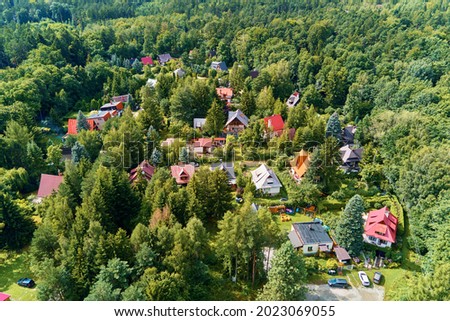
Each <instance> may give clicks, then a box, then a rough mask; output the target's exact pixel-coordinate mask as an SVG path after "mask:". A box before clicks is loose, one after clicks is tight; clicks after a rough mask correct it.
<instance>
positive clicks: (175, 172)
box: [170, 164, 195, 185]
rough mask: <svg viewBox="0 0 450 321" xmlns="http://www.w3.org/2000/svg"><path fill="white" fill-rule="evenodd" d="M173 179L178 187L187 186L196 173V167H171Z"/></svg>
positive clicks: (189, 165)
mask: <svg viewBox="0 0 450 321" xmlns="http://www.w3.org/2000/svg"><path fill="white" fill-rule="evenodd" d="M170 172H171V174H172V177H173V178H175V180H176V182H177V184H178V185H187V184H188V183H189V181H190V180H191V178H192V176H193V175H194V172H195V167H194V166H193V165H191V164H185V165H173V166H170Z"/></svg>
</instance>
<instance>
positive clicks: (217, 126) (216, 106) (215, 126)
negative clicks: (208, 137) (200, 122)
mask: <svg viewBox="0 0 450 321" xmlns="http://www.w3.org/2000/svg"><path fill="white" fill-rule="evenodd" d="M224 125H225V115H224V112H223V108H222V104H220V103H219V102H218V101H217V100H214V101H213V103H212V106H211V108H210V109H209V110H208V113H207V115H206V123H205V128H204V130H205V131H206V132H208V133H210V134H213V135H218V134H220V133H221V132H222V130H223V126H224Z"/></svg>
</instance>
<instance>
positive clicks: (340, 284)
mask: <svg viewBox="0 0 450 321" xmlns="http://www.w3.org/2000/svg"><path fill="white" fill-rule="evenodd" d="M328 285H329V286H330V287H332V288H343V289H346V288H348V287H349V285H348V282H347V280H345V279H329V280H328Z"/></svg>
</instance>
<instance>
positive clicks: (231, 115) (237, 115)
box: [224, 109, 248, 127]
mask: <svg viewBox="0 0 450 321" xmlns="http://www.w3.org/2000/svg"><path fill="white" fill-rule="evenodd" d="M235 119H237V120H239V121H240V122H241V123H242V125H244V126H245V127H247V126H248V118H247V116H245V115H244V113H243V112H242V111H241V110H240V109H238V110H236V111H229V112H228V120H227V123H226V124H225V126H224V127H227V126H228V125H229V124H230V123H231V122H232V121H233V120H235Z"/></svg>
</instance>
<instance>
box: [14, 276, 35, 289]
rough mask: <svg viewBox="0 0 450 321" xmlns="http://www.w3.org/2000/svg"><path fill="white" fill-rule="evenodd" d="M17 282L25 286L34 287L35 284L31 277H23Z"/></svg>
mask: <svg viewBox="0 0 450 321" xmlns="http://www.w3.org/2000/svg"><path fill="white" fill-rule="evenodd" d="M17 284H18V285H20V286H23V287H25V288H32V287H34V285H35V283H34V281H33V280H32V279H30V278H21V279H19V281H17Z"/></svg>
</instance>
